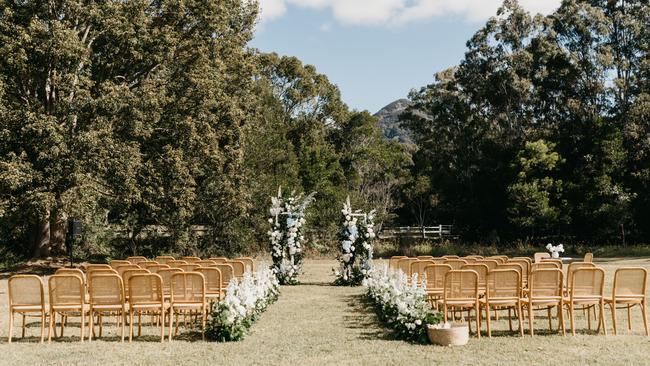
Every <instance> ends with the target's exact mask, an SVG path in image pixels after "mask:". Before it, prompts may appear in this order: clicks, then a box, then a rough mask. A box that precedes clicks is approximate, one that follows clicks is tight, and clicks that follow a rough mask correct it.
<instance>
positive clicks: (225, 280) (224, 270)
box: [214, 263, 235, 288]
mask: <svg viewBox="0 0 650 366" xmlns="http://www.w3.org/2000/svg"><path fill="white" fill-rule="evenodd" d="M214 268H217V269H218V270H219V271H220V272H221V287H222V288H224V287H228V284H229V283H230V280H232V279H233V278H235V270H234V269H233V267H232V265H231V264H230V263H220V264H217V265H216V266H215V267H214Z"/></svg>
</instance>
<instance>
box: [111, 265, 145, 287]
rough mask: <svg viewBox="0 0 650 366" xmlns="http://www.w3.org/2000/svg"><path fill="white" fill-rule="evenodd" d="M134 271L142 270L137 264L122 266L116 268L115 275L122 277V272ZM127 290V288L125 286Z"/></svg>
mask: <svg viewBox="0 0 650 366" xmlns="http://www.w3.org/2000/svg"><path fill="white" fill-rule="evenodd" d="M134 269H142V267H140V266H138V265H137V264H129V265H124V266H118V267H117V268H116V269H115V270H116V271H117V274H119V275H120V277H122V276H123V275H124V272H126V271H132V270H134ZM126 287H127V288H128V286H126Z"/></svg>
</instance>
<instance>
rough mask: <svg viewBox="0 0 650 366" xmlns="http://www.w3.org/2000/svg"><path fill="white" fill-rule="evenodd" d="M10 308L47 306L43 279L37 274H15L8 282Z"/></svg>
mask: <svg viewBox="0 0 650 366" xmlns="http://www.w3.org/2000/svg"><path fill="white" fill-rule="evenodd" d="M7 287H8V293H9V308H10V309H11V308H14V307H15V308H28V307H32V308H34V307H39V309H40V308H43V307H44V306H45V294H44V290H43V289H44V286H43V280H42V279H41V278H40V277H38V276H37V275H14V276H11V277H9V283H8V284H7Z"/></svg>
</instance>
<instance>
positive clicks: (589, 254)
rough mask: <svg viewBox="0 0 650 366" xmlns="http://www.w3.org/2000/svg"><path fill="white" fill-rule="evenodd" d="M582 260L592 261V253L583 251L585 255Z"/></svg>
mask: <svg viewBox="0 0 650 366" xmlns="http://www.w3.org/2000/svg"><path fill="white" fill-rule="evenodd" d="M582 261H583V262H587V263H591V262H593V261H594V253H591V252H589V253H585V257H584V259H583V260H582Z"/></svg>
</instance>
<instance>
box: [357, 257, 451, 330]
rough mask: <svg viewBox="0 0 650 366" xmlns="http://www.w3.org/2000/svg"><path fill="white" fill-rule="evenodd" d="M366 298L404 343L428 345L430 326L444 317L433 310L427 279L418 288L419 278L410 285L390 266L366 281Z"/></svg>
mask: <svg viewBox="0 0 650 366" xmlns="http://www.w3.org/2000/svg"><path fill="white" fill-rule="evenodd" d="M363 284H364V286H365V287H366V295H367V297H368V298H369V299H370V300H371V301H372V302H373V303H374V305H375V308H376V311H377V314H378V316H379V319H380V320H382V321H383V322H384V323H386V324H387V325H388V326H389V327H391V328H393V330H394V331H395V333H396V335H397V336H398V337H399V338H401V339H405V340H409V341H414V342H421V343H424V342H426V341H427V325H435V324H438V323H440V322H441V320H442V314H441V313H440V312H438V311H435V310H433V309H432V308H431V305H430V304H429V301H428V300H427V294H426V278H423V279H422V281H421V283H420V284H418V281H417V274H414V278H413V279H412V281H411V284H409V281H408V279H407V277H406V275H405V274H404V273H403V272H402V271H393V270H391V269H389V268H388V267H387V266H385V267H383V268H381V269H375V270H373V271H372V273H371V274H370V276H369V277H368V278H366V279H365V280H364V281H363Z"/></svg>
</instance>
